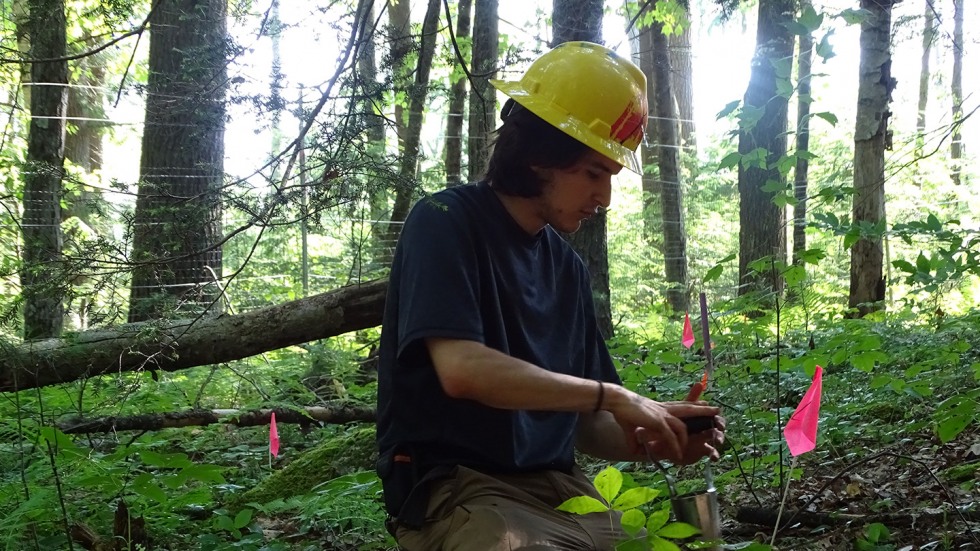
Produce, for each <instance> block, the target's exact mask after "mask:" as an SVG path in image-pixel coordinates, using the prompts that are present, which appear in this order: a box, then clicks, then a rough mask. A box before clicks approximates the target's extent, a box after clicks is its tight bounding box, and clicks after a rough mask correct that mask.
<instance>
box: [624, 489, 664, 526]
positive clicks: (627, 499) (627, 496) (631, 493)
mask: <svg viewBox="0 0 980 551" xmlns="http://www.w3.org/2000/svg"><path fill="white" fill-rule="evenodd" d="M658 495H660V491H659V490H655V489H653V488H647V487H644V486H639V487H636V488H630V489H629V490H626V491H625V492H623V493H622V494H620V495H619V496H618V497H617V498H616V500H615V501H613V502H612V507H613V509H616V510H618V511H626V510H627V509H633V508H635V507H639V506H640V505H645V504H647V503H650V502H651V501H653V500H654V499H656V498H657V496H658ZM644 522H646V519H644Z"/></svg>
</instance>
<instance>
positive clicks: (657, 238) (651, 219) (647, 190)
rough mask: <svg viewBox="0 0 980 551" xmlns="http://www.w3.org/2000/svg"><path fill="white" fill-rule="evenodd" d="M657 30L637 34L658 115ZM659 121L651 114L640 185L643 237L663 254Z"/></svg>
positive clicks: (642, 148)
mask: <svg viewBox="0 0 980 551" xmlns="http://www.w3.org/2000/svg"><path fill="white" fill-rule="evenodd" d="M655 32H656V30H655V29H653V28H652V27H646V28H644V29H642V30H640V31H639V32H638V35H637V37H636V42H637V49H638V50H639V52H638V56H637V57H638V58H639V66H640V70H641V71H643V74H644V75H646V77H647V105H648V106H649V109H650V113H652V114H655V113H657V110H658V109H659V106H658V105H657V92H656V90H657V77H656V69H655V67H654V58H653V33H655ZM659 128H660V120H659V119H658V118H657V117H656V116H650V117H648V121H647V136H648V137H647V139H645V140H643V143H642V144H640V160H641V161H642V162H643V175H642V176H641V177H640V185H641V188H642V191H643V237H644V240H645V241H646V244H647V246H648V247H650V248H651V249H653V250H656V251H657V252H659V253H660V254H663V252H664V246H663V235H664V232H663V223H662V220H663V219H662V218H661V216H662V215H663V213H662V211H661V208H660V198H661V195H662V189H661V185H660V172H659V168H658V167H657V151H658V148H657V145H656V139H654V136H658V135H659V132H660V130H659Z"/></svg>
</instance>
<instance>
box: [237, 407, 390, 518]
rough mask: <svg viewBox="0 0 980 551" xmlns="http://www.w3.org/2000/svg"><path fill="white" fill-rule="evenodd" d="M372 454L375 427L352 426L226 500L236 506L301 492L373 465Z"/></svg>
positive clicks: (263, 501) (375, 453)
mask: <svg viewBox="0 0 980 551" xmlns="http://www.w3.org/2000/svg"><path fill="white" fill-rule="evenodd" d="M376 458H377V451H376V449H375V427H374V426H370V427H359V428H355V429H353V430H349V431H347V432H345V433H342V434H340V435H337V436H336V437H333V438H329V439H327V440H326V441H324V442H323V443H322V444H320V445H318V446H316V447H314V448H313V449H311V450H309V451H307V452H306V453H304V454H303V455H301V456H300V457H298V458H297V459H295V460H294V461H292V462H291V463H289V464H288V465H286V466H285V467H283V468H282V469H280V470H277V471H275V472H273V473H272V474H271V475H269V476H268V477H266V479H265V480H263V481H262V482H260V483H259V484H258V485H256V486H255V487H254V488H252V489H250V490H248V491H246V492H244V493H241V494H238V495H237V496H235V497H234V498H233V499H231V500H229V503H228V506H229V507H231V508H237V507H239V506H242V505H244V504H246V503H252V502H255V503H268V502H270V501H274V500H276V499H287V498H290V497H294V496H298V495H305V494H307V493H309V492H310V491H312V490H313V489H314V488H316V487H317V486H319V485H320V484H322V483H324V482H326V481H328V480H332V479H334V478H337V477H338V476H342V475H345V474H348V473H352V472H354V471H362V470H365V469H373V468H374V464H375V461H376Z"/></svg>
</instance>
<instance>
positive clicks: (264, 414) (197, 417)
mask: <svg viewBox="0 0 980 551" xmlns="http://www.w3.org/2000/svg"><path fill="white" fill-rule="evenodd" d="M273 411H275V413H276V423H293V424H300V425H305V424H310V423H312V422H314V421H319V422H321V423H329V424H334V425H340V424H344V423H351V422H355V421H363V422H374V421H375V420H376V417H377V411H376V410H375V409H374V408H371V407H365V406H355V405H343V404H341V405H336V406H331V407H307V408H303V409H302V411H297V410H295V409H275V410H271V409H259V410H251V411H240V410H237V409H191V410H187V411H177V412H168V413H147V414H143V415H130V416H126V417H99V418H95V419H86V418H81V417H76V418H72V419H65V420H62V421H59V422H58V429H59V430H61V432H63V433H65V434H90V433H98V432H118V431H123V430H141V431H143V430H161V429H172V428H181V427H198V426H204V425H213V424H215V423H224V424H226V425H234V426H236V427H256V426H259V425H268V424H269V422H270V420H271V418H272V412H273Z"/></svg>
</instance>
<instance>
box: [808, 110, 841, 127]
mask: <svg viewBox="0 0 980 551" xmlns="http://www.w3.org/2000/svg"><path fill="white" fill-rule="evenodd" d="M813 116H814V117H820V118H821V119H823V120H825V121H827V122H829V123H830V125H831V126H837V115H835V114H833V113H829V112H827V111H821V112H819V113H814V114H813Z"/></svg>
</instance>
